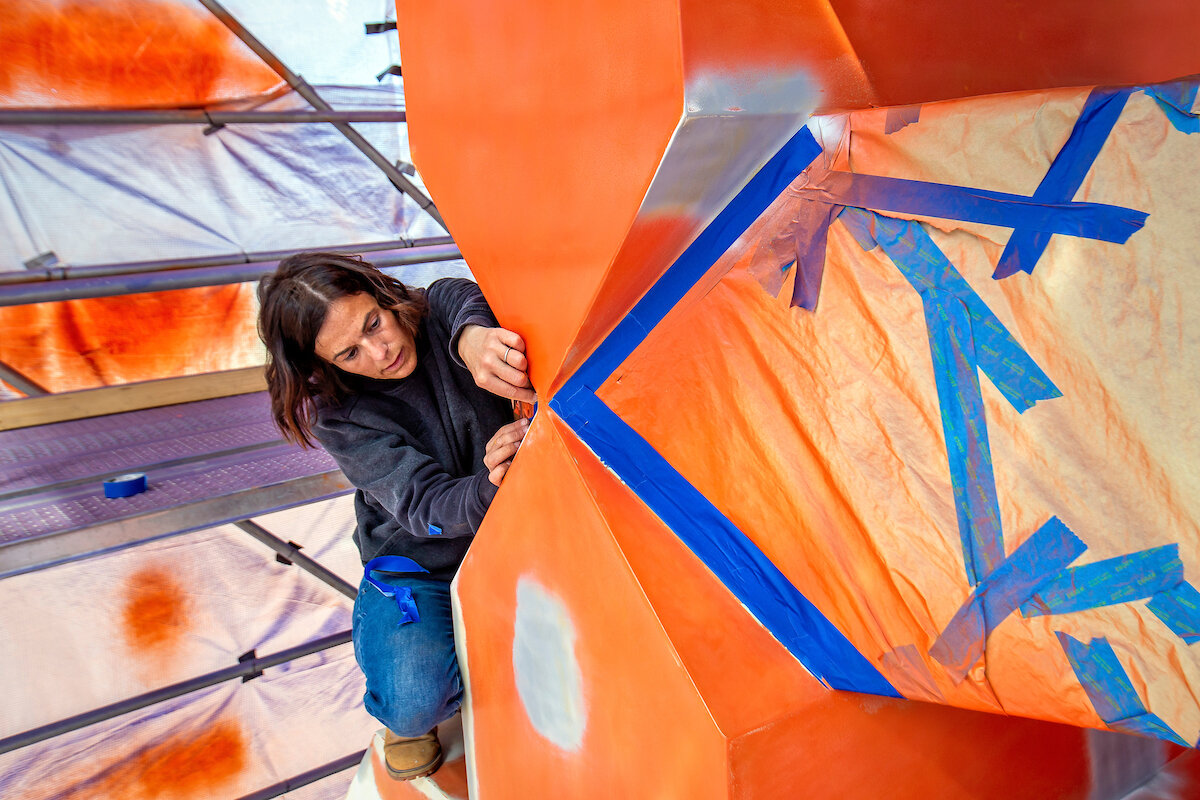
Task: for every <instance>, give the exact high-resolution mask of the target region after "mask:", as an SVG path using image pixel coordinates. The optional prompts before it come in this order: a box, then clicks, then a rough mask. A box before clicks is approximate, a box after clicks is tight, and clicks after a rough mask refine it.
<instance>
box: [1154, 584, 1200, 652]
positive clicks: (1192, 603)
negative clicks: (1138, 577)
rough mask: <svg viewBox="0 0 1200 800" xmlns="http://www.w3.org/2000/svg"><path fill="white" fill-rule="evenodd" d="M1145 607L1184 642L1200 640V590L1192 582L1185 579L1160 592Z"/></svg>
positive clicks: (1193, 642) (1192, 642)
mask: <svg viewBox="0 0 1200 800" xmlns="http://www.w3.org/2000/svg"><path fill="white" fill-rule="evenodd" d="M1146 608H1148V609H1150V611H1151V612H1153V614H1154V616H1156V617H1158V618H1159V619H1160V620H1162V621H1163V624H1164V625H1166V626H1167V627H1168V628H1170V629H1171V630H1172V631H1173V632H1174V633H1175V635H1176V636H1178V637H1179V638H1180V639H1183V641H1185V642H1186V643H1188V644H1196V643H1197V642H1200V592H1198V591H1196V587H1195V586H1192V584H1190V583H1187V582H1186V581H1185V582H1183V583H1180V584H1179V585H1178V586H1176V587H1174V588H1172V589H1170V590H1168V591H1165V592H1160V593H1159V594H1157V595H1155V596H1154V598H1153V599H1152V600H1151V601H1150V602H1149V603H1148V604H1147V605H1146Z"/></svg>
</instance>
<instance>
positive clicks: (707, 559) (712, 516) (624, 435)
mask: <svg viewBox="0 0 1200 800" xmlns="http://www.w3.org/2000/svg"><path fill="white" fill-rule="evenodd" d="M550 406H551V408H553V409H554V410H555V411H556V412H557V413H558V414H559V416H560V417H562V419H563V421H565V422H566V423H567V424H568V425H569V426H571V428H572V429H573V430H574V431H575V433H576V434H577V435H578V436H579V438H580V439H581V440H582V441H583V442H584V444H586V445H587V446H588V447H589V448H591V450H592V452H593V453H595V454H596V456H597V457H598V458H599V459H600V460H601V462H603V463H604V465H605V466H607V467H608V468H609V469H611V470H612V471H613V472H615V473H616V474H617V475H618V476H619V477H620V478H621V480H622V481H624V482H625V484H626V485H627V486H629V487H630V489H632V490H633V491H634V493H635V494H637V496H638V497H639V498H641V500H642V502H644V503H645V504H646V505H647V506H649V508H650V510H651V511H653V512H654V513H655V514H656V515H657V516H658V518H659V519H661V520H662V521H663V522H664V523H665V524H666V525H667V526H668V527H669V528H670V529H671V530H672V531H673V532H674V533H675V535H676V536H678V537H679V538H680V540H682V541H683V543H684V544H685V545H687V547H688V548H689V549H690V550H691V551H692V552H693V553H695V554H696V556H697V557H698V558H699V559H700V560H701V561H703V562H704V564H705V565H706V566H707V567H708V568H709V569H710V570H712V572H713V574H714V575H716V577H717V578H718V579H719V580H720V581H721V582H722V583H723V584H724V585H725V586H726V587H728V589H729V590H730V591H731V592H733V594H734V595H735V596H736V597H737V598H738V600H740V601H741V602H742V604H744V605H745V606H746V608H747V609H749V611H750V613H751V614H753V615H754V616H755V617H756V618H757V619H758V620H759V622H761V623H762V624H763V625H764V626H765V627H766V628H767V629H768V630H769V631H770V632H771V633H772V634H773V635H774V636H775V638H776V639H778V640H779V641H780V642H781V643H782V644H783V645H784V646H785V647H786V648H787V649H788V650H789V651H790V652H791V653H792V654H793V655H794V656H795V657H796V659H797V660H799V661H800V663H802V664H803V665H804V666H805V668H807V669H808V670H809V671H810V672H811V673H812V674H813V675H814V676H816V677H817V678H818V679H819V680H820V681H822V682H823V683H825V684H826V685H828V686H830V687H832V688H835V689H844V690H848V691H856V692H868V693H871V694H880V695H887V696H890V697H899V696H900V695H899V694H898V693H897V692H896V690H895V689H894V688H893V687H892V685H891V684H890V683H888V681H887V679H885V678H884V677H883V676H882V675H881V674H880V673H879V672H878V670H876V669H875V667H874V666H872V665H871V663H870V662H869V661H867V659H866V658H864V657H863V656H862V654H861V653H859V652H858V650H856V649H855V647H854V645H852V644H851V643H850V642H849V641H848V640H847V639H846V637H845V636H844V635H843V634H842V633H841V631H839V630H838V629H837V628H836V627H834V625H833V624H832V623H830V622H829V620H827V619H826V618H825V617H824V615H822V614H821V612H820V611H819V610H818V609H817V608H816V607H815V606H814V605H813V604H812V603H811V602H809V600H808V599H807V598H806V597H804V595H803V594H801V593H800V591H799V590H797V589H796V587H795V586H793V585H792V584H791V582H790V581H789V580H788V579H787V577H785V576H784V575H783V573H782V572H780V571H779V568H778V567H776V566H775V565H774V564H773V563H772V562H771V560H770V559H769V558H767V557H766V555H764V554H763V552H762V551H761V550H759V549H758V547H757V546H756V545H755V544H754V543H753V542H752V541H750V539H749V538H747V537H746V535H745V534H744V533H742V532H741V531H740V530H738V528H737V527H736V526H735V525H734V524H733V523H732V522H730V521H729V519H728V518H727V517H725V515H724V514H722V513H721V512H720V511H719V510H718V509H717V508H716V506H714V505H713V504H712V503H711V502H709V501H708V499H707V498H705V497H704V495H702V494H701V493H700V492H699V491H697V490H696V488H695V487H694V486H692V485H691V484H690V483H688V482H687V480H686V479H685V478H684V477H683V476H682V475H680V474H679V473H678V472H677V471H676V470H675V468H674V467H672V466H671V465H670V464H669V463H668V462H667V461H666V459H664V458H663V457H662V456H661V455H659V454H658V452H656V451H655V450H654V448H653V447H651V446H650V445H649V443H648V442H646V440H645V439H643V438H642V437H641V436H639V435H638V433H637V432H636V431H634V430H633V429H632V428H630V427H629V426H628V425H627V424H625V422H624V421H623V420H621V419H620V417H618V416H617V415H616V414H614V413H613V412H612V410H611V409H609V408H608V406H606V405H604V403H603V402H601V400H600V399H599V398H598V397H596V396H595V395H593V394H590V393H587V394H585V393H579V394H576V395H574V396H573V397H572V398H571V399H570V402H564V401H563V398H562V395H561V394H560V395H557V396H555V398H554V399H552V400H551V401H550Z"/></svg>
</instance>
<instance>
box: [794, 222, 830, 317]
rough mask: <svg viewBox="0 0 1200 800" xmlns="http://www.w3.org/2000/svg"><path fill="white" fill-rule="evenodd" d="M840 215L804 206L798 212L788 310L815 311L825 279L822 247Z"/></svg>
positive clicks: (823, 250) (824, 245) (826, 242)
mask: <svg viewBox="0 0 1200 800" xmlns="http://www.w3.org/2000/svg"><path fill="white" fill-rule="evenodd" d="M841 211H842V207H841V206H831V205H829V204H828V203H818V202H807V203H803V204H802V205H801V206H800V208H799V209H798V215H799V216H798V218H797V222H798V223H799V224H797V225H796V232H795V234H794V236H793V239H794V241H795V245H796V265H797V267H798V269H797V271H796V279H795V283H794V284H793V285H792V307H793V308H803V309H806V310H808V311H815V310H816V309H817V298H818V297H819V296H820V294H821V279H822V278H823V277H824V275H825V247H826V245H827V244H828V241H829V225H830V224H831V223H832V222H833V220H834V219H835V218H836V217H837V215H838V214H840V213H841Z"/></svg>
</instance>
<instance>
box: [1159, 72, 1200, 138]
mask: <svg viewBox="0 0 1200 800" xmlns="http://www.w3.org/2000/svg"><path fill="white" fill-rule="evenodd" d="M1197 90H1200V79H1197V78H1192V79H1191V80H1187V81H1176V82H1174V83H1163V84H1158V85H1157V86H1147V87H1146V94H1148V95H1150V96H1151V97H1153V98H1154V102H1156V103H1158V107H1159V108H1161V109H1162V110H1163V113H1164V114H1166V115H1167V119H1168V120H1170V122H1171V124H1172V125H1174V126H1175V130H1177V131H1180V132H1181V133H1200V114H1198V113H1196V112H1195V111H1193V110H1192V109H1193V108H1195V106H1196V94H1197Z"/></svg>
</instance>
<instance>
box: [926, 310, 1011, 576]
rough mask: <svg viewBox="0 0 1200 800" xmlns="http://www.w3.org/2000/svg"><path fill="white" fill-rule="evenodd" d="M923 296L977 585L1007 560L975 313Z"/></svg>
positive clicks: (966, 552) (963, 534)
mask: <svg viewBox="0 0 1200 800" xmlns="http://www.w3.org/2000/svg"><path fill="white" fill-rule="evenodd" d="M923 299H924V309H925V325H926V327H927V329H928V331H929V349H930V353H931V356H932V359H933V373H934V383H935V385H936V386H937V395H938V408H939V409H940V410H941V418H942V431H943V434H944V436H945V439H946V457H947V459H948V461H949V465H950V483H951V485H952V487H953V490H954V509H955V513H956V514H957V517H958V531H959V537H960V539H961V542H962V547H963V561H964V565H965V567H966V570H967V576H968V578H969V579H970V582H971V583H972V585H974V584H976V583H979V581H980V580H981V579H982V578H983V577H984V576H985V575H988V574H989V573H991V572H992V570H994V569H996V567H997V566H999V565H1000V563H1001V562H1002V561H1003V560H1004V534H1003V529H1002V527H1001V523H1000V503H999V500H998V499H997V493H996V478H995V474H994V472H993V470H992V451H991V446H990V444H989V443H988V434H987V419H986V417H985V416H984V409H983V393H982V391H981V390H980V387H979V365H978V362H977V359H976V356H975V342H974V339H973V338H972V336H971V319H970V315H969V314H968V313H967V310H966V307H965V306H964V305H963V304H962V301H960V300H959V299H958V298H956V297H953V296H946V295H944V294H943V293H941V292H930V293H928V294H927V295H923Z"/></svg>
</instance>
